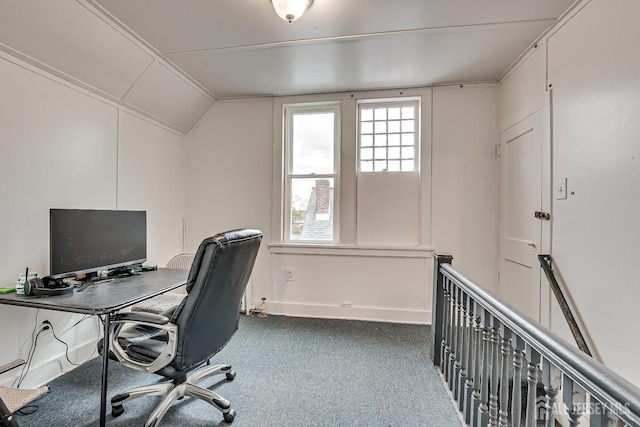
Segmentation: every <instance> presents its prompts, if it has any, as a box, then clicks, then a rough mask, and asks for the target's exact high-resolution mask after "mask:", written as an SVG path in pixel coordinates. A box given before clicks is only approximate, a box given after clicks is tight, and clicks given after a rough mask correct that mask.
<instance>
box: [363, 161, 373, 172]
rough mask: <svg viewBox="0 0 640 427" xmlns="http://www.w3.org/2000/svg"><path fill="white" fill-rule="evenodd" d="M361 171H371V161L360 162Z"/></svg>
mask: <svg viewBox="0 0 640 427" xmlns="http://www.w3.org/2000/svg"><path fill="white" fill-rule="evenodd" d="M360 171H361V172H373V162H360Z"/></svg>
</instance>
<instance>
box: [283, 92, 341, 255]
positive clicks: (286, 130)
mask: <svg viewBox="0 0 640 427" xmlns="http://www.w3.org/2000/svg"><path fill="white" fill-rule="evenodd" d="M305 111H307V112H310V113H311V112H314V113H321V112H332V113H333V115H334V147H333V167H334V171H333V173H332V174H293V173H291V172H290V171H291V168H292V157H291V156H290V155H289V153H290V152H291V143H292V138H291V134H292V130H293V129H292V124H293V121H292V120H291V115H292V114H295V113H300V112H305ZM282 118H283V124H282V126H283V144H282V147H283V152H282V159H283V163H282V166H283V168H282V176H283V180H282V181H283V191H282V200H281V206H282V213H283V215H282V220H283V222H282V235H281V236H280V240H281V241H282V242H284V243H304V244H309V243H310V244H317V245H336V244H338V243H339V242H340V153H341V135H342V130H341V120H342V115H341V105H340V102H339V101H332V102H309V103H298V104H284V105H283V113H282ZM295 178H332V179H333V206H332V207H331V209H332V210H333V239H332V240H293V239H291V238H290V235H291V233H290V231H291V229H290V227H291V180H292V179H295Z"/></svg>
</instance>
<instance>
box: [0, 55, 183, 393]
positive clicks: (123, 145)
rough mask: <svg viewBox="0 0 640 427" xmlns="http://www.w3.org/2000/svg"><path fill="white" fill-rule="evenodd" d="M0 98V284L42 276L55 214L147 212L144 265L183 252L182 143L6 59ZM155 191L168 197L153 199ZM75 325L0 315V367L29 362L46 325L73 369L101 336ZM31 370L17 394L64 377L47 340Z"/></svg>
mask: <svg viewBox="0 0 640 427" xmlns="http://www.w3.org/2000/svg"><path fill="white" fill-rule="evenodd" d="M0 93H2V96H1V97H0V182H2V186H1V187H0V198H1V200H3V205H2V207H3V208H2V210H1V212H0V241H2V243H3V244H2V246H1V247H0V259H2V263H1V264H0V283H3V284H9V283H15V280H16V278H17V275H18V273H20V272H21V271H24V269H25V267H27V266H28V267H29V269H30V271H38V273H39V274H40V275H41V276H44V275H46V274H48V268H49V209H50V208H52V207H57V208H93V209H115V208H126V209H134V208H135V209H146V210H147V211H148V216H149V223H148V235H149V242H150V247H149V262H152V263H156V262H157V263H161V262H164V261H165V260H167V259H168V258H169V257H170V256H171V255H173V254H175V253H178V252H181V251H182V218H183V212H184V185H183V183H184V158H185V154H184V144H183V140H182V137H181V136H179V135H177V134H175V133H173V132H170V131H167V130H165V129H164V128H162V127H159V126H157V125H153V124H152V123H150V122H148V121H144V120H141V119H139V118H137V117H136V116H134V115H131V114H129V113H126V112H124V110H122V109H121V108H119V107H117V106H116V105H114V104H113V103H110V102H108V101H106V100H104V99H101V98H99V97H96V96H94V95H90V94H88V92H85V91H83V90H82V89H79V88H77V87H74V86H72V85H71V84H69V83H65V82H63V81H61V80H59V79H57V78H56V77H54V76H51V75H49V74H46V73H44V72H41V71H38V70H36V69H34V68H32V67H30V66H29V65H27V64H25V63H22V62H21V61H19V60H17V59H15V58H12V57H11V56H9V55H5V54H1V55H0ZM154 144H156V145H155V146H154ZM157 148H160V149H159V150H158V149H157ZM167 183H172V184H170V185H169V184H167ZM173 183H176V184H173ZM158 184H160V185H163V186H164V188H168V191H164V192H163V191H159V190H160V189H159V188H157V187H156V185H158ZM165 236H166V237H165ZM80 318H81V317H80V316H77V315H69V314H65V313H56V312H47V311H42V310H39V311H36V310H33V309H25V308H19V307H8V306H3V307H2V310H0V322H1V323H2V324H3V325H4V326H5V327H3V329H2V332H0V340H1V341H2V342H3V343H6V345H5V346H4V350H3V352H2V353H1V354H0V364H4V363H7V362H10V361H13V360H14V359H17V358H22V359H26V358H27V355H28V351H29V347H30V345H31V341H32V338H31V333H32V330H33V328H34V326H35V325H36V324H38V325H39V324H40V323H41V322H42V320H45V319H47V320H50V321H51V322H52V324H53V326H54V328H55V331H56V334H57V335H58V336H59V337H60V338H61V339H63V340H65V341H67V343H68V344H69V347H70V352H71V356H70V357H71V359H72V360H74V359H75V360H80V361H81V360H85V359H86V358H87V357H89V356H90V355H91V353H92V352H93V350H94V347H95V346H94V344H95V340H96V336H97V335H98V334H99V330H100V328H99V325H98V322H97V321H96V319H91V320H86V321H84V322H82V323H81V325H80V326H78V327H75V328H72V326H73V325H74V323H75V322H76V321H77V320H79V319H80ZM31 367H32V369H31V371H30V372H29V375H28V376H27V378H26V379H25V381H24V383H23V386H30V385H37V384H41V383H44V382H47V381H49V380H50V379H51V378H52V377H55V376H57V375H59V374H60V373H62V372H63V371H65V370H68V369H70V365H69V364H68V363H67V362H66V360H65V358H64V346H62V344H56V343H55V341H53V339H52V337H51V336H50V334H48V333H47V334H45V335H44V336H42V337H41V338H39V340H38V346H37V349H36V353H35V355H34V360H33V362H32V364H31ZM17 374H18V371H17V370H14V371H12V372H9V373H7V374H5V375H3V376H2V379H0V383H3V384H12V382H13V379H14V378H15V376H16V375H17Z"/></svg>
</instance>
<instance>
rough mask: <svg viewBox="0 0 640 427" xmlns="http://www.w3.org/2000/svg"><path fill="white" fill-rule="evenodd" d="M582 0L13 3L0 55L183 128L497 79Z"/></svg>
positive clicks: (2, 6) (1, 8) (3, 12)
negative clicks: (242, 114)
mask: <svg viewBox="0 0 640 427" xmlns="http://www.w3.org/2000/svg"><path fill="white" fill-rule="evenodd" d="M573 1H574V0H315V1H314V4H313V5H312V6H311V8H310V9H309V10H308V11H307V13H305V14H304V15H303V16H302V17H301V18H300V19H299V20H297V21H294V22H293V23H288V22H285V21H283V20H282V19H280V18H279V17H278V16H277V15H276V13H275V11H274V10H273V7H272V6H271V3H270V1H269V0H134V1H132V0H28V1H25V0H2V1H0V51H4V52H5V53H8V54H9V55H11V57H12V58H18V60H20V61H23V62H25V63H27V64H29V66H33V67H36V68H41V69H44V70H45V71H47V72H48V73H50V74H53V75H54V76H56V77H58V78H61V79H63V80H67V81H69V82H71V83H73V84H74V85H76V86H80V87H82V88H84V89H86V90H88V91H90V92H94V93H98V94H99V95H101V96H104V97H106V98H107V99H110V100H112V101H114V102H116V103H118V104H121V105H124V106H126V107H127V108H130V109H132V110H134V111H137V112H139V113H141V114H144V115H147V116H149V117H152V118H153V119H154V120H157V121H159V122H161V123H164V124H165V125H166V126H168V127H170V128H172V129H175V130H176V131H178V132H180V133H186V132H188V131H189V129H191V127H192V126H193V125H194V124H195V123H196V122H197V121H198V120H199V118H200V117H201V116H202V114H204V112H205V111H206V110H207V109H208V108H209V106H210V105H211V104H212V103H213V102H214V101H215V100H216V99H226V98H238V97H254V96H271V95H295V94H305V93H326V92H340V91H355V90H367V89H382V88H402V87H416V86H430V85H441V84H448V83H468V82H487V81H491V82H493V81H497V80H498V79H499V78H500V76H501V75H502V74H503V73H504V72H505V70H507V69H508V67H509V66H510V65H511V64H512V63H513V62H514V61H515V60H516V59H517V58H518V57H519V56H520V55H521V54H522V53H523V52H524V51H525V50H526V49H527V47H528V46H530V45H531V44H532V43H533V42H534V41H535V40H536V39H537V38H538V37H539V36H540V35H541V34H542V33H543V32H544V31H545V30H546V29H548V28H549V27H550V26H551V25H553V24H554V23H555V22H556V20H557V18H558V17H559V16H560V15H562V14H563V13H564V12H565V11H566V10H568V9H569V8H570V7H571V4H572V3H573ZM1 57H2V55H1V54H0V59H2V58H1Z"/></svg>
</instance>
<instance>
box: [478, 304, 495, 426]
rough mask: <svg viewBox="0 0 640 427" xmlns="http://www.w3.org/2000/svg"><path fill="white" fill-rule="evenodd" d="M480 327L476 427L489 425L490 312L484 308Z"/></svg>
mask: <svg viewBox="0 0 640 427" xmlns="http://www.w3.org/2000/svg"><path fill="white" fill-rule="evenodd" d="M482 324H483V328H482V379H481V381H482V382H481V386H480V405H478V418H477V419H476V426H477V427H485V426H487V425H489V354H490V351H491V327H490V326H489V325H490V324H491V314H489V312H488V311H487V310H484V318H483V322H482Z"/></svg>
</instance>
